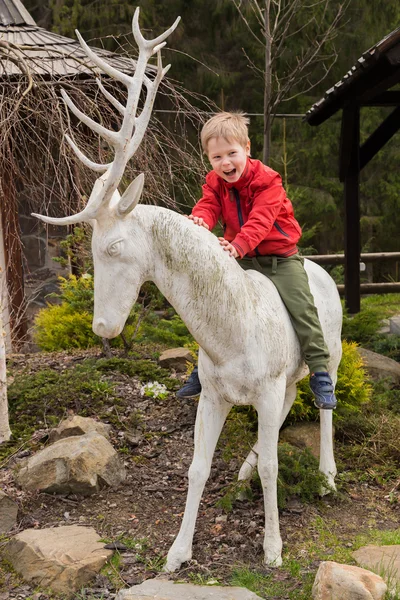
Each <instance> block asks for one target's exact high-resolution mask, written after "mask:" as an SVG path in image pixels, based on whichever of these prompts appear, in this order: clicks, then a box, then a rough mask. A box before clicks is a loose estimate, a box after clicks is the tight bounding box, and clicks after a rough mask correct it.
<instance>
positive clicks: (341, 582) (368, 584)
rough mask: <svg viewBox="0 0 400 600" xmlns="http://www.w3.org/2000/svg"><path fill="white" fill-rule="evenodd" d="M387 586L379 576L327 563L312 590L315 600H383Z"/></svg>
mask: <svg viewBox="0 0 400 600" xmlns="http://www.w3.org/2000/svg"><path fill="white" fill-rule="evenodd" d="M386 591H387V586H386V583H385V582H384V581H383V579H382V578H381V577H379V575H376V574H375V573H371V572H370V571H366V570H365V569H360V567H352V566H350V565H341V564H339V563H336V562H332V561H326V562H322V563H321V564H320V565H319V569H318V572H317V575H316V578H315V581H314V585H313V589H312V597H313V600H382V599H383V598H384V596H385V594H386Z"/></svg>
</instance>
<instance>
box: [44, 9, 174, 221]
mask: <svg viewBox="0 0 400 600" xmlns="http://www.w3.org/2000/svg"><path fill="white" fill-rule="evenodd" d="M179 21H180V17H178V18H177V19H176V21H175V23H174V24H173V25H172V26H171V27H170V28H169V29H167V31H165V32H164V33H163V34H161V35H159V36H158V37H156V38H155V39H153V40H146V39H145V38H144V37H143V35H142V33H141V31H140V28H139V7H138V8H136V10H135V14H134V16H133V20H132V32H133V37H134V38H135V41H136V43H137V45H138V48H139V57H138V60H137V63H136V70H135V73H134V75H133V76H130V75H126V74H125V73H122V72H121V71H118V70H117V69H115V68H114V67H112V66H111V65H109V64H108V63H107V62H106V61H105V60H104V59H102V58H100V57H99V56H98V55H97V54H96V53H95V52H94V51H93V50H91V48H89V46H88V45H87V44H86V42H85V41H84V40H83V38H82V36H81V35H80V33H79V32H78V31H75V33H76V35H77V38H78V40H79V43H80V45H81V46H82V48H83V50H84V51H85V52H86V54H87V56H88V57H89V58H90V59H91V60H92V61H93V62H94V63H95V64H96V65H97V66H98V67H99V68H100V69H101V70H102V71H104V73H106V74H107V75H109V76H110V77H112V78H113V79H116V80H117V81H120V82H121V83H123V84H124V85H125V86H126V88H127V90H128V97H127V102H126V106H123V105H122V104H121V103H120V102H119V101H118V100H117V99H116V98H114V96H113V95H112V94H110V93H109V92H108V91H107V90H106V89H105V88H104V86H103V85H102V83H101V82H100V80H97V84H98V86H99V88H100V90H101V91H102V93H103V94H104V95H105V97H106V98H107V99H108V100H109V101H110V102H111V104H113V106H114V107H115V108H116V109H117V110H118V112H119V113H120V114H121V115H122V116H123V120H122V125H121V128H120V130H119V131H111V130H109V129H107V128H106V127H104V126H103V125H100V123H97V122H96V121H94V120H93V119H91V118H90V117H88V116H87V115H85V114H84V113H83V112H82V111H81V110H80V109H79V108H78V107H77V106H76V105H75V104H74V103H73V101H72V100H71V98H70V97H69V96H68V94H67V93H66V92H65V91H64V90H61V94H62V97H63V100H64V102H65V104H66V105H67V106H68V108H69V109H70V111H71V112H72V113H73V114H74V115H75V116H76V117H78V119H80V120H81V121H82V122H83V123H85V125H87V126H88V127H89V128H90V129H92V130H93V131H94V132H96V133H98V134H99V135H100V136H101V137H102V138H103V139H105V140H106V141H107V142H108V144H109V145H110V146H111V147H113V148H114V150H115V155H114V160H113V161H112V162H110V163H108V164H101V163H96V162H94V161H92V160H90V159H89V158H87V157H86V156H85V155H84V154H83V152H82V151H81V150H80V149H79V148H78V146H77V145H76V144H75V142H74V141H73V140H72V139H71V138H70V137H69V136H68V135H66V136H65V138H66V140H67V142H68V144H69V145H70V146H71V148H72V150H73V151H74V152H75V154H76V155H77V157H78V158H79V159H80V160H81V161H82V162H83V164H85V165H86V166H87V167H89V168H90V169H92V170H93V171H97V172H100V173H103V175H102V176H101V177H100V178H99V179H97V181H96V183H95V185H94V187H93V190H92V193H91V195H90V198H89V200H88V203H87V205H86V207H85V208H84V209H83V210H82V211H81V212H79V213H77V214H75V215H71V216H69V217H64V218H61V219H56V218H52V217H46V216H43V215H38V214H35V213H34V216H36V217H38V218H39V219H41V220H42V221H45V222H46V223H52V224H56V225H69V224H72V223H78V222H82V221H89V220H91V219H94V218H95V217H96V214H97V212H98V210H99V208H100V206H106V205H107V204H108V203H109V202H110V200H111V198H112V196H113V194H114V193H115V192H116V190H117V187H118V185H119V183H120V181H121V178H122V176H123V174H124V171H125V167H126V164H127V162H128V161H129V159H130V158H131V157H132V156H133V155H134V153H135V152H136V150H137V149H138V147H139V145H140V142H141V141H142V139H143V136H144V134H145V131H146V128H147V125H148V122H149V119H150V115H151V111H152V108H153V104H154V100H155V97H156V93H157V89H158V86H159V85H160V82H161V80H162V79H163V77H164V76H165V74H166V73H167V71H168V70H169V69H170V67H171V65H167V66H166V67H164V68H163V65H162V60H161V49H162V48H163V47H164V46H165V45H166V42H165V41H164V40H165V39H166V38H167V37H168V36H169V35H170V34H171V33H172V32H173V31H174V30H175V28H176V27H177V25H178V23H179ZM156 53H157V71H156V75H155V77H154V79H153V80H151V79H150V78H149V77H148V76H147V75H146V67H147V63H148V61H149V58H150V57H151V56H153V55H154V54H156ZM143 84H144V85H145V86H146V90H147V94H146V100H145V103H144V107H143V109H142V111H141V113H140V115H139V116H136V113H137V108H138V103H139V98H140V93H141V90H142V87H143Z"/></svg>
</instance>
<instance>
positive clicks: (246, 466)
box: [238, 384, 297, 481]
mask: <svg viewBox="0 0 400 600" xmlns="http://www.w3.org/2000/svg"><path fill="white" fill-rule="evenodd" d="M296 393H297V388H296V384H293V385H291V386H289V387H288V388H286V395H285V402H284V405H283V410H282V415H281V422H280V427H282V425H283V423H284V421H285V419H286V417H287V416H288V414H289V411H290V409H291V407H292V404H293V402H294V400H295V398H296ZM257 461H258V441H257V442H256V443H255V444H254V446H253V447H252V449H251V450H250V452H249V454H248V455H247V457H246V459H245V461H244V463H243V464H242V466H241V467H240V471H239V475H238V481H248V480H249V479H251V476H252V474H253V471H254V469H255V468H256V466H257Z"/></svg>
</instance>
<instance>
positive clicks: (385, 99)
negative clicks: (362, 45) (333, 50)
mask: <svg viewBox="0 0 400 600" xmlns="http://www.w3.org/2000/svg"><path fill="white" fill-rule="evenodd" d="M399 82H400V27H399V28H398V29H395V30H394V31H392V32H391V33H389V35H387V36H386V37H384V38H383V40H381V41H380V42H378V43H377V44H375V46H372V48H370V49H369V50H367V51H366V52H364V54H363V55H362V56H361V57H360V58H359V59H358V61H357V62H356V64H355V65H354V66H353V67H352V68H351V69H350V70H349V71H348V72H347V73H346V75H344V77H342V79H341V80H340V81H338V82H337V83H336V84H335V85H334V86H333V87H331V88H330V89H329V90H327V92H325V94H324V97H323V98H321V100H319V101H318V102H316V103H315V104H313V106H312V107H311V108H310V110H309V111H308V112H307V113H306V115H305V120H306V121H308V123H309V124H310V125H320V124H321V123H323V122H324V121H326V119H329V117H331V116H332V115H333V114H335V113H336V112H337V111H338V110H340V109H341V108H343V107H345V106H346V105H348V104H349V103H356V104H358V105H359V106H368V105H375V106H377V105H388V104H391V105H394V104H400V91H399V92H391V93H390V97H389V95H388V94H387V93H386V92H387V90H389V89H390V88H392V87H393V86H395V85H396V84H398V83H399ZM385 93H386V95H385ZM389 99H390V102H389Z"/></svg>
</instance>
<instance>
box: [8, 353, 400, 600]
mask: <svg viewBox="0 0 400 600" xmlns="http://www.w3.org/2000/svg"><path fill="white" fill-rule="evenodd" d="M96 352H97V351H96ZM96 352H94V353H93V352H91V353H84V352H80V353H75V354H73V355H68V354H66V353H60V354H57V355H43V354H41V355H31V356H22V355H20V356H19V357H15V358H14V365H17V370H18V369H22V368H29V369H30V370H32V372H34V371H36V370H38V369H43V368H45V367H51V368H60V369H61V368H68V366H69V365H71V364H74V363H76V362H77V361H80V360H83V359H84V358H86V357H87V356H88V355H89V354H91V355H95V354H96ZM173 375H175V374H173ZM179 377H180V376H178V378H179ZM107 378H108V379H110V380H112V381H113V382H114V383H115V384H116V386H117V390H118V395H119V396H120V397H122V398H124V399H125V403H124V408H123V409H120V410H121V412H120V414H119V422H120V427H119V428H118V427H114V428H113V431H112V439H111V441H112V443H113V445H114V447H116V448H117V449H118V450H119V451H120V452H121V456H122V457H123V459H124V461H125V465H126V469H127V474H128V475H127V480H126V483H125V484H124V485H123V486H122V487H120V489H114V490H110V489H103V490H101V491H100V492H99V493H96V494H94V495H92V496H89V497H85V498H82V497H77V496H74V495H69V496H65V497H61V496H55V495H54V496H52V495H48V494H43V493H27V492H24V491H22V490H20V489H18V487H17V486H16V485H15V482H14V479H13V471H12V468H13V467H14V466H15V464H17V463H18V461H19V460H20V459H21V458H22V457H23V456H26V455H27V454H28V453H29V452H30V450H29V446H28V447H26V446H24V447H23V448H22V449H21V450H20V451H19V452H18V453H17V454H16V455H14V456H13V457H12V458H11V459H10V460H9V461H8V462H7V463H6V464H3V466H2V468H0V487H1V488H2V489H4V491H5V492H6V493H7V494H8V495H9V496H10V497H12V498H14V499H15V500H16V501H17V502H18V505H19V520H18V527H17V528H16V529H15V531H13V532H11V534H13V533H16V532H17V531H21V530H23V529H26V528H31V527H34V528H45V527H58V526H62V525H71V524H79V525H82V526H91V527H94V528H95V529H96V531H97V532H98V533H99V534H100V535H101V536H102V538H104V540H106V541H107V542H116V541H118V540H122V543H123V542H124V540H130V542H131V543H130V544H125V545H127V546H128V547H127V548H124V547H123V546H121V547H120V550H119V552H120V553H121V560H120V569H119V570H115V572H114V575H113V576H112V577H107V576H106V575H99V576H98V577H97V579H96V580H95V581H93V583H92V585H91V588H90V593H91V594H92V595H93V596H94V597H99V598H100V597H112V595H113V594H114V593H115V592H116V590H117V588H119V587H130V586H133V585H136V584H139V583H141V582H142V581H144V580H145V579H147V578H150V577H155V576H159V575H160V570H161V568H162V558H163V557H165V556H166V554H167V551H168V548H169V546H170V545H171V543H172V541H173V539H174V537H175V536H176V534H177V532H178V530H179V526H180V523H181V519H182V514H183V511H184V506H185V499H186V491H187V470H188V468H189V465H190V462H191V457H192V451H193V428H194V422H195V414H196V401H195V400H179V399H178V398H176V396H175V395H174V394H171V395H169V397H168V398H167V399H164V400H155V399H151V398H143V397H142V396H141V395H140V385H141V384H140V382H139V381H137V380H135V379H132V378H130V377H128V376H126V375H123V374H120V373H111V374H107ZM109 410H110V411H112V410H113V409H112V406H110V409H109ZM132 411H138V412H137V413H136V414H137V415H140V418H139V417H138V419H137V423H136V427H135V428H133V429H132V427H131V426H130V429H128V428H127V425H126V424H127V423H130V424H132ZM11 425H12V424H11ZM39 437H40V435H39ZM42 437H43V436H42ZM43 443H45V439H44V438H43ZM231 443H232V441H231ZM238 445H240V444H239V440H238ZM27 448H28V449H27ZM337 452H338V455H339V456H340V446H338V447H337ZM243 458H244V455H243V456H234V457H233V458H232V457H230V458H229V459H227V458H226V456H225V454H224V447H223V445H222V444H220V446H219V447H218V449H217V451H216V454H215V457H214V461H213V467H212V471H211V476H210V479H209V481H208V483H207V485H206V489H205V492H204V494H203V499H202V502H201V506H200V511H199V516H198V519H197V527H196V533H195V537H194V546H193V560H192V561H191V562H190V563H188V564H185V565H183V567H182V569H181V570H180V571H179V572H178V573H176V574H174V575H173V576H172V577H173V578H174V579H179V580H186V581H197V582H205V581H206V580H208V579H217V580H218V581H219V582H220V583H221V584H224V583H229V581H230V579H231V576H232V572H233V570H234V569H235V568H236V567H237V566H239V565H247V566H249V567H250V568H251V569H253V570H255V571H257V572H259V573H269V572H270V570H268V569H266V568H265V567H263V562H262V559H263V553H262V540H263V519H264V512H263V501H262V496H261V492H260V490H259V489H258V488H257V486H254V490H253V492H254V496H253V499H252V500H245V501H236V502H235V504H234V506H233V509H232V510H231V511H230V512H229V513H227V514H225V513H224V511H223V510H222V509H220V508H218V507H217V506H216V503H217V501H218V499H220V498H221V496H222V495H223V490H224V488H225V487H226V486H227V485H228V484H229V483H231V482H232V481H234V480H235V478H236V477H237V473H238V470H239V468H240V465H241V462H242V460H243ZM339 472H340V474H339V477H338V483H339V493H338V494H337V495H336V496H335V497H329V496H327V497H325V498H323V499H321V500H320V501H319V502H317V503H316V504H313V505H304V504H302V503H301V502H299V501H298V500H297V499H296V498H293V499H292V500H290V502H289V503H288V505H287V507H286V508H285V509H284V510H283V511H282V512H281V515H280V524H281V533H282V537H283V542H284V548H285V555H286V558H288V557H290V558H291V559H299V560H301V559H304V557H305V555H307V559H308V563H307V564H308V567H307V568H306V569H305V571H307V570H308V571H310V572H314V571H316V570H317V568H318V564H319V562H320V561H321V560H327V559H329V553H330V548H329V544H330V542H329V540H327V539H322V537H321V526H320V524H321V522H323V523H324V524H325V525H324V527H325V531H328V532H330V533H331V534H332V536H335V537H336V538H338V539H339V541H340V543H341V544H342V545H343V546H345V547H348V548H351V546H352V544H353V542H354V539H355V537H356V535H358V534H360V533H363V532H368V530H369V529H371V528H376V529H395V528H397V527H398V524H399V516H400V508H399V503H398V502H396V498H394V496H393V493H392V494H390V491H391V490H392V489H393V485H394V484H393V481H392V482H388V483H386V484H384V483H382V485H376V484H375V485H371V484H370V483H360V482H358V481H355V480H353V476H352V475H351V474H350V473H349V472H348V471H347V470H346V466H345V465H344V464H340V461H339ZM396 494H397V489H396ZM328 537H329V536H328ZM325 538H326V536H325ZM0 539H1V538H0ZM135 541H136V542H137V543H138V544H139V545H138V547H137V548H135V547H134V545H135ZM4 545H5V542H3V543H0V553H1V552H2V551H3V550H4ZM332 551H333V550H332ZM303 562H304V561H303ZM6 571H7V567H6V566H4V564H3V566H2V567H0V582H2V584H3V585H2V586H0V600H8V599H11V598H27V597H32V598H35V600H39V599H40V600H47V599H48V598H50V597H51V596H49V595H47V594H46V593H41V592H38V590H37V589H35V588H33V587H32V586H29V585H28V584H26V583H25V582H22V581H21V579H20V578H18V577H16V576H15V574H13V573H7V572H6ZM304 575H305V573H304V570H303V573H302V575H300V576H299V575H297V576H293V577H292V583H293V586H292V587H293V589H295V588H296V586H299V585H301V581H302V576H304ZM273 577H276V578H277V579H279V578H282V577H286V578H289V579H290V578H291V575H290V574H288V572H287V571H286V572H285V571H282V570H281V569H277V570H276V571H275V572H274V575H273ZM2 578H3V580H2ZM1 587H2V589H1ZM88 593H89V590H88ZM288 597H289V596H288Z"/></svg>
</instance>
